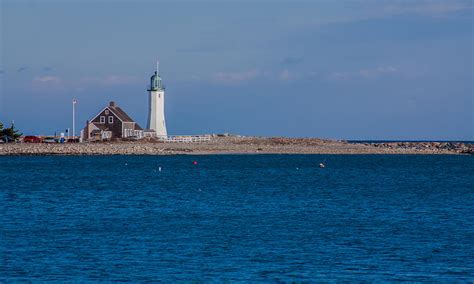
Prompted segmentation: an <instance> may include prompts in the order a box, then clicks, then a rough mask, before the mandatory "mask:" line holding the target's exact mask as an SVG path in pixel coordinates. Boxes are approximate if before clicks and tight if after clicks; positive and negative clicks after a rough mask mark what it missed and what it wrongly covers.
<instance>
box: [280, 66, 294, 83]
mask: <svg viewBox="0 0 474 284" xmlns="http://www.w3.org/2000/svg"><path fill="white" fill-rule="evenodd" d="M279 77H280V80H283V81H286V80H289V79H290V78H291V74H290V71H288V70H286V69H285V70H283V71H281V72H280V76H279Z"/></svg>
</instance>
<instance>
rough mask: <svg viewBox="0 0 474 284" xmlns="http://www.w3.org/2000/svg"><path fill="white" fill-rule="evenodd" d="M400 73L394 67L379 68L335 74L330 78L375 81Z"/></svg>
mask: <svg viewBox="0 0 474 284" xmlns="http://www.w3.org/2000/svg"><path fill="white" fill-rule="evenodd" d="M396 72H398V69H397V68H396V67H393V66H380V67H377V68H369V69H360V70H357V71H353V72H333V73H332V74H330V75H329V76H328V78H329V79H331V80H344V79H374V78H378V77H381V76H385V75H390V74H394V73H396Z"/></svg>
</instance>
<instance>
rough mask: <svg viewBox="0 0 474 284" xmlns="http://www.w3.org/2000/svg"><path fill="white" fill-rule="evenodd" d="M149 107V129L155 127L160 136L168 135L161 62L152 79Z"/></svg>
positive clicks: (157, 64)
mask: <svg viewBox="0 0 474 284" xmlns="http://www.w3.org/2000/svg"><path fill="white" fill-rule="evenodd" d="M148 94H149V100H148V101H149V107H148V124H147V128H148V129H153V130H155V132H156V135H157V136H158V137H166V136H167V132H166V123H165V87H164V86H163V84H162V82H161V77H160V73H159V62H157V63H156V71H155V74H153V76H151V79H150V88H149V89H148Z"/></svg>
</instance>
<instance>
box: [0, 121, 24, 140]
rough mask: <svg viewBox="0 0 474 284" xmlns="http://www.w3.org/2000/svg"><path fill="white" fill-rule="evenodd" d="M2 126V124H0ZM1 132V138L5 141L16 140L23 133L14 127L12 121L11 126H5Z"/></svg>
mask: <svg viewBox="0 0 474 284" xmlns="http://www.w3.org/2000/svg"><path fill="white" fill-rule="evenodd" d="M1 126H2V128H3V125H1ZM1 133H2V134H0V135H1V138H2V139H4V140H5V142H9V141H16V140H17V139H18V138H20V137H21V136H22V135H23V134H22V133H19V132H18V129H15V125H14V124H13V123H12V126H10V127H9V128H5V129H3V130H2V131H1Z"/></svg>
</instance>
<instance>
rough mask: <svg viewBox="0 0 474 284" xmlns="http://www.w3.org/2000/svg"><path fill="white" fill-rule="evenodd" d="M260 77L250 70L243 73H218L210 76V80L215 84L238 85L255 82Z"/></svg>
mask: <svg viewBox="0 0 474 284" xmlns="http://www.w3.org/2000/svg"><path fill="white" fill-rule="evenodd" d="M259 76H261V72H260V71H258V70H256V69H252V70H248V71H243V72H218V73H216V74H214V75H213V76H212V80H213V81H214V82H216V83H223V84H238V83H242V82H246V81H250V80H255V79H256V78H258V77H259Z"/></svg>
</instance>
